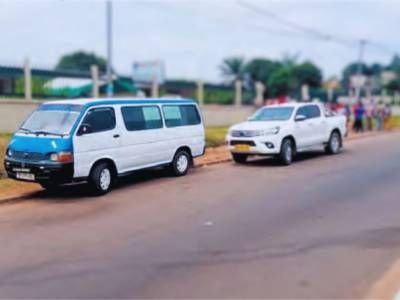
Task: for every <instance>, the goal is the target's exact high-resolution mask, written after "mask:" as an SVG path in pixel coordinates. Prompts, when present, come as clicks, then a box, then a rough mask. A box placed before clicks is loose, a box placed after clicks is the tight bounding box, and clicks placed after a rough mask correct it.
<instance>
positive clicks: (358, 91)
mask: <svg viewBox="0 0 400 300" xmlns="http://www.w3.org/2000/svg"><path fill="white" fill-rule="evenodd" d="M359 42H360V45H359V52H358V67H357V77H358V79H359V81H360V82H358V83H357V86H356V93H355V94H356V99H357V100H359V99H360V96H361V76H362V75H363V74H362V71H363V70H362V69H363V60H364V47H365V44H366V43H367V40H365V39H361V40H360V41H359Z"/></svg>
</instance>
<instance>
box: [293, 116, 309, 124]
mask: <svg viewBox="0 0 400 300" xmlns="http://www.w3.org/2000/svg"><path fill="white" fill-rule="evenodd" d="M305 119H307V117H306V116H305V115H297V116H296V117H295V118H294V120H295V121H296V122H301V121H304V120H305Z"/></svg>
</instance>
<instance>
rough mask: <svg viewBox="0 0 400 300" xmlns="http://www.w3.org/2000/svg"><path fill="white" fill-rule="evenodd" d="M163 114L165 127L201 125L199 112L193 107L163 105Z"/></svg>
mask: <svg viewBox="0 0 400 300" xmlns="http://www.w3.org/2000/svg"><path fill="white" fill-rule="evenodd" d="M163 113H164V119H165V124H166V125H167V127H177V126H187V125H197V124H200V123H201V120H200V115H199V112H198V110H197V108H196V106H194V105H164V106H163Z"/></svg>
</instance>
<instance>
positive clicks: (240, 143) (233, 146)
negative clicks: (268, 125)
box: [226, 135, 282, 155]
mask: <svg viewBox="0 0 400 300" xmlns="http://www.w3.org/2000/svg"><path fill="white" fill-rule="evenodd" d="M226 143H227V147H228V149H229V151H230V152H232V153H243V154H250V155H252V154H253V155H275V154H279V152H280V151H281V143H282V141H281V138H280V137H279V136H276V135H271V136H265V137H259V138H238V137H230V136H228V137H227V138H226Z"/></svg>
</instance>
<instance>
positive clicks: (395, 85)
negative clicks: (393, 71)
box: [386, 77, 400, 92]
mask: <svg viewBox="0 0 400 300" xmlns="http://www.w3.org/2000/svg"><path fill="white" fill-rule="evenodd" d="M386 88H387V89H388V90H389V91H391V92H400V77H397V78H395V79H393V80H392V81H390V82H389V83H388V84H387V85H386Z"/></svg>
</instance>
